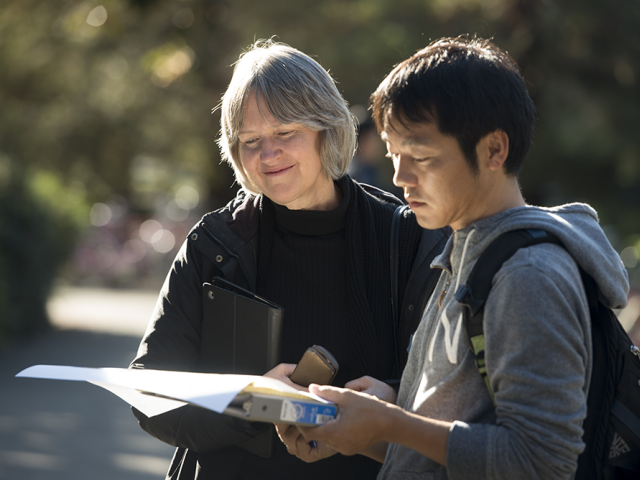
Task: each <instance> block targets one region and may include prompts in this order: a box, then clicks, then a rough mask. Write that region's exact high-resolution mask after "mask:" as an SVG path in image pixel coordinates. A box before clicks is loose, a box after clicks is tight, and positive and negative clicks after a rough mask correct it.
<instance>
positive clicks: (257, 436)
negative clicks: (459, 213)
mask: <svg viewBox="0 0 640 480" xmlns="http://www.w3.org/2000/svg"><path fill="white" fill-rule="evenodd" d="M352 185H354V186H355V190H357V195H358V196H359V197H358V198H360V199H364V201H365V202H374V203H376V208H379V205H384V206H385V208H386V210H387V211H388V216H389V219H390V217H391V215H392V214H393V211H394V210H395V208H396V207H397V205H398V204H399V201H398V200H397V199H396V198H395V197H394V196H392V195H390V194H387V193H386V192H382V191H381V190H378V189H375V188H373V187H369V186H366V185H364V186H361V185H359V184H357V183H355V182H353V184H352ZM351 188H354V187H353V186H352V187H351ZM259 215H260V211H259V197H254V196H250V195H247V194H245V193H244V192H242V191H241V192H240V193H239V194H238V195H237V197H236V198H235V199H234V200H233V201H232V202H230V203H229V204H228V205H227V206H225V207H224V208H222V209H220V210H217V211H215V212H211V213H209V214H207V215H205V216H204V217H203V219H202V220H201V221H200V223H199V224H197V225H196V226H195V227H194V229H193V230H192V231H191V232H190V233H189V235H188V238H187V240H186V242H185V243H184V245H183V246H182V248H181V250H180V252H179V254H178V255H177V257H176V259H175V261H174V264H173V267H172V269H171V271H170V272H169V275H168V277H167V280H166V282H165V285H164V286H163V289H162V292H161V295H160V298H159V300H158V304H157V306H156V310H155V312H154V316H153V320H152V322H153V325H152V326H150V328H149V329H148V331H147V332H146V334H145V337H144V338H143V340H142V342H141V345H140V349H139V351H138V355H137V357H136V359H135V360H134V361H133V363H132V367H133V368H148V369H159V370H178V371H201V370H202V369H201V367H200V366H199V365H198V356H199V352H200V340H199V339H200V326H201V322H202V306H201V302H202V300H201V294H202V284H203V283H204V282H208V281H210V280H211V279H212V278H213V277H215V276H222V277H224V278H226V279H227V280H230V281H231V282H233V283H236V284H237V285H240V286H241V287H243V288H246V289H248V290H250V291H254V292H255V291H256V281H257V254H256V252H257V251H258V227H259V223H260V222H259ZM386 225H387V230H386V231H388V223H387V224H386ZM380 231H384V230H380ZM416 231H417V232H418V233H417V237H416V238H418V237H419V240H416V241H415V242H413V243H414V244H415V248H413V247H412V248H410V249H409V248H407V249H404V250H403V249H402V239H403V238H409V237H410V236H411V235H410V232H416ZM414 236H415V234H414ZM447 236H448V232H447V231H445V230H437V231H430V230H421V229H419V227H418V226H417V223H416V220H415V217H414V215H413V213H412V212H410V213H409V214H408V215H406V216H404V217H403V218H402V220H401V224H400V239H401V240H400V242H401V243H400V245H401V249H400V252H401V254H400V275H399V277H401V278H400V279H399V285H400V289H401V291H400V292H399V297H400V299H401V302H402V304H401V306H402V308H401V311H400V317H399V322H398V323H399V328H398V329H397V332H398V350H399V356H400V363H401V367H403V366H404V363H405V362H406V358H407V352H406V349H407V346H408V344H409V337H410V335H411V334H412V333H413V331H415V329H416V328H417V325H418V324H419V323H420V320H421V316H422V311H423V310H424V306H425V305H426V301H427V300H428V297H429V294H430V292H431V290H432V289H433V286H434V285H435V280H436V279H437V276H438V274H439V272H437V271H432V270H430V268H429V265H430V263H431V261H432V259H433V258H434V257H435V256H436V255H437V254H438V253H440V252H441V250H442V248H443V247H444V244H445V242H446V239H447ZM407 250H411V252H410V253H409V254H407V253H406V252H407ZM414 252H416V253H415V254H414ZM405 287H406V288H405ZM285 321H286V320H285ZM134 414H135V415H136V417H137V418H138V420H139V422H140V425H141V427H142V428H143V429H144V430H145V431H147V432H148V433H149V434H151V435H152V436H154V437H156V438H158V439H160V440H162V441H163V442H165V443H168V444H170V445H174V446H176V447H178V451H177V452H176V457H174V462H173V463H172V466H171V470H172V471H170V472H169V478H179V479H189V480H191V479H193V478H196V472H195V468H194V467H195V463H196V458H198V462H199V463H200V464H206V463H208V462H211V461H212V460H211V458H209V459H208V460H207V459H206V458H205V456H206V455H207V454H209V453H210V452H216V453H215V454H212V455H213V457H215V458H216V460H215V465H216V467H215V468H216V478H235V477H236V473H237V468H239V467H238V465H239V464H241V463H242V461H243V459H244V458H245V457H246V456H247V455H253V454H254V453H259V454H260V451H261V449H262V448H263V446H264V443H265V442H264V438H271V437H272V436H273V433H272V432H271V431H270V430H271V429H270V427H269V425H267V424H250V423H248V422H246V421H242V420H239V419H236V418H233V417H229V416H225V415H220V414H217V413H215V412H211V411H208V410H204V409H200V408H196V407H190V406H186V407H182V408H179V409H176V410H173V411H171V412H168V413H165V414H163V415H159V416H156V417H152V418H147V417H146V416H144V415H143V414H142V413H140V412H138V411H137V410H135V409H134ZM196 452H200V454H198V453H196ZM204 452H207V454H205V453H204ZM248 452H253V453H248ZM209 457H211V455H209ZM198 478H200V476H198Z"/></svg>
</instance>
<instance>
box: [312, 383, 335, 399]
mask: <svg viewBox="0 0 640 480" xmlns="http://www.w3.org/2000/svg"><path fill="white" fill-rule="evenodd" d="M309 391H310V392H311V393H313V394H314V395H317V396H319V397H320V398H324V399H325V400H329V401H330V402H335V401H336V400H338V399H339V398H340V389H339V388H336V387H332V386H330V385H318V384H315V383H312V384H311V385H309Z"/></svg>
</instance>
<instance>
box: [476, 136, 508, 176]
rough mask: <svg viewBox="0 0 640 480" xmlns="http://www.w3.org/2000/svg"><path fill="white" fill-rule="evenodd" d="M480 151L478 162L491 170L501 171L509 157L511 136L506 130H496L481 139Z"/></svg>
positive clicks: (479, 143)
mask: <svg viewBox="0 0 640 480" xmlns="http://www.w3.org/2000/svg"><path fill="white" fill-rule="evenodd" d="M478 149H479V151H478V162H481V163H484V165H485V166H486V167H487V168H488V169H489V170H493V171H496V170H500V169H501V168H502V165H504V162H505V161H506V160H507V157H508V156H509V136H508V135H507V134H506V132H505V131H504V130H500V129H498V130H495V131H493V132H491V133H488V134H487V135H485V136H484V137H482V138H481V139H480V141H479V142H478Z"/></svg>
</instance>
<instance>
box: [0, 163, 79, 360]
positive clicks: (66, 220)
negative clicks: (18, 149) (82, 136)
mask: <svg viewBox="0 0 640 480" xmlns="http://www.w3.org/2000/svg"><path fill="white" fill-rule="evenodd" d="M3 187H4V188H3V189H2V190H0V348H1V347H2V345H3V344H5V343H6V342H7V341H8V340H9V339H10V338H11V337H14V336H16V335H25V334H32V333H34V332H37V331H39V330H42V329H44V328H46V327H47V326H48V320H47V315H46V310H45V307H46V300H47V297H48V296H49V293H50V290H51V287H52V285H53V281H54V279H55V276H56V275H57V273H58V271H59V269H60V267H61V265H62V264H63V262H64V261H65V260H66V259H67V258H68V256H69V254H70V253H71V251H72V249H73V245H74V242H75V239H76V237H77V235H78V233H79V231H80V229H81V228H82V227H83V224H84V223H86V220H85V219H87V218H88V208H87V205H86V204H85V203H84V200H83V198H84V195H83V193H82V192H77V191H74V189H72V188H71V189H69V188H64V187H63V185H62V184H61V183H60V181H59V179H58V178H57V177H56V176H55V175H53V174H51V173H43V172H38V173H37V174H35V175H33V176H32V177H31V178H30V180H28V181H26V182H25V181H24V180H22V179H15V180H13V181H12V182H11V183H10V184H8V185H7V184H5V185H3Z"/></svg>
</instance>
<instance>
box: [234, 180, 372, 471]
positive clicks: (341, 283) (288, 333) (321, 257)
mask: <svg viewBox="0 0 640 480" xmlns="http://www.w3.org/2000/svg"><path fill="white" fill-rule="evenodd" d="M343 183H344V182H341V183H340V186H341V187H346V185H343ZM342 190H343V198H342V201H341V202H340V205H339V206H338V207H337V208H336V209H334V210H331V211H316V210H314V211H310V210H289V209H287V208H286V207H283V206H281V205H277V204H274V203H273V202H271V200H269V199H268V198H265V197H263V202H262V215H261V227H260V242H259V244H260V246H259V254H258V259H259V261H258V285H257V290H258V292H257V293H258V294H259V295H261V296H263V297H265V298H268V299H269V300H272V301H274V302H276V303H277V304H279V305H280V306H282V307H283V308H284V312H285V313H284V329H283V337H282V355H281V361H282V362H284V363H298V361H299V360H300V357H301V356H302V355H303V353H304V351H305V350H306V349H307V348H308V347H310V346H312V345H314V344H315V345H321V346H323V347H325V348H326V349H328V350H329V351H330V352H331V353H332V354H333V355H334V356H335V357H336V359H337V360H338V363H339V365H340V370H339V372H338V375H337V377H336V379H335V380H334V382H333V383H334V385H338V386H343V385H344V384H345V383H346V382H348V381H349V380H352V378H349V375H348V372H349V363H350V362H349V360H350V353H351V352H350V347H349V334H348V328H347V327H348V322H349V318H348V311H349V309H348V303H347V292H348V289H347V285H346V283H347V276H348V275H347V269H346V268H345V265H346V261H347V258H346V257H347V246H346V231H345V230H346V228H345V226H346V220H347V211H348V208H349V202H350V193H349V189H348V188H342ZM272 221H273V225H274V227H273V230H272V231H271V232H269V230H270V229H269V228H263V227H264V225H265V224H270V223H271V222H272ZM274 443H275V446H274V451H273V456H272V457H271V458H268V459H265V458H260V457H257V456H252V458H251V461H247V462H243V465H242V467H241V469H240V471H239V474H238V479H239V480H240V479H242V480H244V479H247V480H248V479H257V478H264V479H292V480H293V479H299V478H304V479H305V480H311V479H327V478H336V474H338V473H339V475H338V477H339V478H345V479H346V478H363V479H364V478H370V479H374V478H375V477H376V475H377V472H378V471H379V469H380V464H379V463H377V462H375V461H374V460H371V459H369V458H366V457H363V456H360V455H356V456H354V457H345V456H343V455H339V454H337V455H334V456H332V457H330V458H328V459H325V460H322V461H320V462H317V463H313V464H306V463H304V462H302V460H299V459H298V458H296V457H294V456H293V455H291V454H289V453H288V452H287V450H286V448H285V447H284V445H283V444H282V443H281V442H280V440H278V439H276V440H275V441H274Z"/></svg>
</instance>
